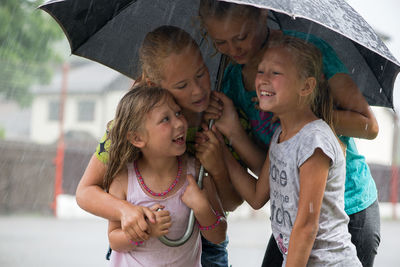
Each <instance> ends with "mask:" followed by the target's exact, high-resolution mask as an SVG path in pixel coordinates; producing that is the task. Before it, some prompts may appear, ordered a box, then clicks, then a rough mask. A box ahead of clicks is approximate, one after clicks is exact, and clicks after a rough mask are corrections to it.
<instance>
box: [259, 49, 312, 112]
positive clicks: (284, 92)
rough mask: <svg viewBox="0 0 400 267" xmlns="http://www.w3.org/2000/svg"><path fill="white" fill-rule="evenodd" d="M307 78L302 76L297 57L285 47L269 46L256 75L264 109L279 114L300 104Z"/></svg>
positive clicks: (261, 104) (261, 105)
mask: <svg viewBox="0 0 400 267" xmlns="http://www.w3.org/2000/svg"><path fill="white" fill-rule="evenodd" d="M305 83H306V79H302V78H300V75H299V71H298V69H297V64H296V62H295V57H294V56H293V55H292V54H291V53H290V52H289V51H288V49H285V48H283V47H273V48H269V49H268V50H267V51H266V53H265V54H264V57H263V59H262V61H261V62H260V64H259V65H258V71H257V76H256V81H255V84H256V90H257V97H258V99H259V106H260V108H261V109H262V110H265V111H271V112H274V113H276V114H277V115H279V114H280V113H282V112H285V111H287V110H293V109H294V108H295V107H296V106H298V105H299V103H300V102H301V101H300V97H301V96H300V95H301V91H302V89H303V88H305V86H306V85H305Z"/></svg>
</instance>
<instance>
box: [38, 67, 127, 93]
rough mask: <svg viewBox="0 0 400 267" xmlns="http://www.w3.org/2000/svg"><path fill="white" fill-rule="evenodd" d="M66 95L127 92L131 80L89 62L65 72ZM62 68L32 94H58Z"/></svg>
mask: <svg viewBox="0 0 400 267" xmlns="http://www.w3.org/2000/svg"><path fill="white" fill-rule="evenodd" d="M67 75H68V76H67V77H68V80H67V91H68V94H88V93H89V94H91V93H93V94H98V93H103V92H105V91H109V90H127V89H129V87H130V85H131V84H132V83H133V80H132V79H130V78H128V77H126V76H124V75H122V74H120V73H119V72H116V71H115V70H112V69H110V68H108V67H106V66H104V65H102V64H99V63H95V62H90V61H88V62H87V63H84V64H79V65H72V66H70V67H69V70H68V72H67ZM62 76H63V73H62V68H60V70H58V71H57V72H56V74H55V75H54V76H53V79H52V80H51V82H50V83H49V84H47V85H36V86H34V87H33V88H32V91H33V93H34V94H59V93H60V92H61V86H62Z"/></svg>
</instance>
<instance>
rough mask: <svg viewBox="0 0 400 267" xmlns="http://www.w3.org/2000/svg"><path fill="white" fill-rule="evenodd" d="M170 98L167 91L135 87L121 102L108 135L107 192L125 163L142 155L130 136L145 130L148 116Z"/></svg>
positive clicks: (141, 86) (105, 179)
mask: <svg viewBox="0 0 400 267" xmlns="http://www.w3.org/2000/svg"><path fill="white" fill-rule="evenodd" d="M168 99H173V97H172V95H171V94H170V93H169V92H168V91H167V90H165V89H162V88H160V87H149V86H146V85H136V86H135V87H133V88H132V89H131V90H130V91H129V92H128V93H126V94H125V95H124V96H123V97H122V99H121V100H120V101H119V104H118V106H117V111H116V114H115V117H114V120H113V121H112V123H111V125H110V126H111V127H110V128H111V129H110V131H109V132H108V136H107V138H109V139H110V147H109V151H108V153H109V161H108V164H107V171H106V174H105V176H104V180H103V186H104V188H105V189H106V190H107V191H108V190H109V188H110V185H111V182H112V180H113V178H114V177H115V176H116V175H117V174H118V173H120V172H121V171H122V170H123V169H124V168H125V167H126V164H127V163H128V162H133V161H135V160H137V159H138V158H139V156H140V149H139V148H137V147H135V146H134V145H132V144H131V143H130V142H129V140H128V134H129V133H137V132H139V131H144V130H145V129H144V123H145V121H146V114H148V113H149V112H150V111H151V110H153V109H154V108H155V107H157V106H159V105H160V104H162V103H164V102H165V101H168Z"/></svg>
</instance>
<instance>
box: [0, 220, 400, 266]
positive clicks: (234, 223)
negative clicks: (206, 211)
mask: <svg viewBox="0 0 400 267" xmlns="http://www.w3.org/2000/svg"><path fill="white" fill-rule="evenodd" d="M106 227H107V224H106V221H105V220H102V219H97V218H95V219H93V218H92V219H55V218H50V217H34V216H12V217H5V216H3V217H0V266H4V267H19V266H40V267H47V266H52V267H53V266H58V267H71V266H74V267H75V266H82V267H90V266H96V267H102V266H108V262H107V261H106V260H104V255H105V251H106V248H107V237H106ZM269 235H270V230H269V228H268V224H267V221H266V219H265V217H263V216H260V215H259V214H258V215H255V216H253V217H251V216H248V215H246V216H240V215H238V216H230V218H229V238H230V244H229V256H230V264H232V266H234V267H241V266H246V267H252V266H260V264H261V261H262V257H263V253H264V250H265V247H266V242H267V240H268V238H269ZM399 240H400V221H390V220H383V221H382V243H381V246H380V249H379V254H378V257H377V259H376V264H375V266H378V267H397V266H400V253H399V247H400V241H399Z"/></svg>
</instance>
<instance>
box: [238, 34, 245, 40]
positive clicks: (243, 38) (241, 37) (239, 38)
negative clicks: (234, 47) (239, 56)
mask: <svg viewBox="0 0 400 267" xmlns="http://www.w3.org/2000/svg"><path fill="white" fill-rule="evenodd" d="M246 38H247V34H245V35H243V36H239V37H237V38H236V39H237V40H239V41H243V40H245V39H246Z"/></svg>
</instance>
